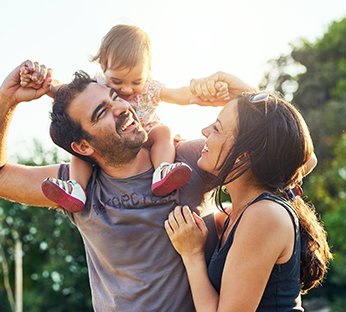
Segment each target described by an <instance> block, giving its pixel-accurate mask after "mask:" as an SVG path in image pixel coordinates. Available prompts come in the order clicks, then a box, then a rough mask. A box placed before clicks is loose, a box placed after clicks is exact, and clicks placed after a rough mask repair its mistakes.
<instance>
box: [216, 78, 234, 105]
mask: <svg viewBox="0 0 346 312" xmlns="http://www.w3.org/2000/svg"><path fill="white" fill-rule="evenodd" d="M214 87H215V90H216V95H215V96H216V98H217V99H218V100H224V101H229V100H230V97H229V92H228V84H227V83H226V82H223V81H216V83H215V85H214Z"/></svg>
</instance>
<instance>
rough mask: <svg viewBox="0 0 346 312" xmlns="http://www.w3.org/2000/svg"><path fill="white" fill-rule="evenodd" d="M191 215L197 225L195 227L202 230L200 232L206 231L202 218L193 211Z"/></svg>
mask: <svg viewBox="0 0 346 312" xmlns="http://www.w3.org/2000/svg"><path fill="white" fill-rule="evenodd" d="M192 217H193V219H194V221H195V223H196V225H197V227H198V228H199V229H200V230H201V231H202V232H208V228H207V226H206V225H205V223H204V221H203V219H202V218H201V217H200V216H198V215H197V214H196V213H195V212H193V213H192Z"/></svg>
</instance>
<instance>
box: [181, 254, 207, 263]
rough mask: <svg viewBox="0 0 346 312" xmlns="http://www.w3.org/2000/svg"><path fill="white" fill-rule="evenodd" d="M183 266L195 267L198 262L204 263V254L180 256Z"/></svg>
mask: <svg viewBox="0 0 346 312" xmlns="http://www.w3.org/2000/svg"><path fill="white" fill-rule="evenodd" d="M181 258H182V260H183V262H184V264H185V266H189V265H196V263H198V262H205V256H204V252H203V251H202V252H199V253H194V254H186V255H181Z"/></svg>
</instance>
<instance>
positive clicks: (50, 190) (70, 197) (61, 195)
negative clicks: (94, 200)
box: [41, 178, 86, 212]
mask: <svg viewBox="0 0 346 312" xmlns="http://www.w3.org/2000/svg"><path fill="white" fill-rule="evenodd" d="M57 183H58V184H57ZM68 184H69V185H71V188H72V192H71V194H70V193H69V189H68ZM41 189H42V192H43V194H44V195H45V196H46V197H47V198H48V199H49V200H51V201H53V202H55V203H57V204H58V205H60V206H61V207H64V208H65V209H66V210H68V211H70V212H80V211H82V210H83V208H84V205H85V202H86V192H85V191H84V190H83V188H82V187H81V186H80V185H79V184H78V183H77V182H76V181H74V180H69V181H62V180H60V179H54V178H47V179H46V180H44V181H43V182H42V184H41Z"/></svg>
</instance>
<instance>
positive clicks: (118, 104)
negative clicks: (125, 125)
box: [113, 98, 131, 116]
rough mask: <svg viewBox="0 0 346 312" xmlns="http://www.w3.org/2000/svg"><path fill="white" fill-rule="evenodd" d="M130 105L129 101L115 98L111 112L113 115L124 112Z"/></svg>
mask: <svg viewBox="0 0 346 312" xmlns="http://www.w3.org/2000/svg"><path fill="white" fill-rule="evenodd" d="M130 107H131V105H130V103H129V102H127V101H125V100H123V99H120V98H117V99H116V101H115V103H114V105H113V114H114V115H115V116H120V115H121V114H124V113H126V112H127V111H128V110H129V108H130Z"/></svg>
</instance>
